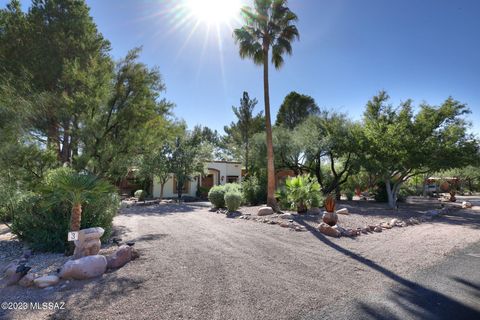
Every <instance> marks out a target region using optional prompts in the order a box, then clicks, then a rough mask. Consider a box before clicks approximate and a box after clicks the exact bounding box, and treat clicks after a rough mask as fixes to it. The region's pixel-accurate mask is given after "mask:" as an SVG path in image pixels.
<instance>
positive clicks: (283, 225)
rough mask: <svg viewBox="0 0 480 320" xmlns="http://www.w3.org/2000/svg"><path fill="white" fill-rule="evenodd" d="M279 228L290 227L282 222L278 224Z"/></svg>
mask: <svg viewBox="0 0 480 320" xmlns="http://www.w3.org/2000/svg"><path fill="white" fill-rule="evenodd" d="M280 227H282V228H288V227H290V225H289V224H288V223H286V222H282V223H280Z"/></svg>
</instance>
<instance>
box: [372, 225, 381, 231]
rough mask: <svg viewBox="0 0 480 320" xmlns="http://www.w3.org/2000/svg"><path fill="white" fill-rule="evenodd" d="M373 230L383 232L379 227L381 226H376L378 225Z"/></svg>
mask: <svg viewBox="0 0 480 320" xmlns="http://www.w3.org/2000/svg"><path fill="white" fill-rule="evenodd" d="M373 231H375V232H382V228H381V227H379V226H376V227H375V228H374V229H373Z"/></svg>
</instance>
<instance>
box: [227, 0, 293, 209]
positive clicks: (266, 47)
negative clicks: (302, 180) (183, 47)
mask: <svg viewBox="0 0 480 320" xmlns="http://www.w3.org/2000/svg"><path fill="white" fill-rule="evenodd" d="M242 14H243V19H244V22H245V24H244V26H243V27H241V28H239V29H235V30H234V39H235V42H236V43H237V44H238V45H239V53H240V57H241V58H242V59H244V58H250V59H252V60H253V62H254V63H255V64H257V65H263V91H264V98H265V131H266V135H267V174H268V188H267V190H268V194H267V204H268V205H269V206H271V207H272V208H273V209H274V210H277V203H276V201H275V167H274V162H273V159H274V157H273V143H272V124H271V120H270V118H271V117H270V93H269V84H268V66H269V62H270V49H272V57H271V61H272V63H273V65H274V66H275V68H276V69H279V68H280V67H281V66H282V65H283V63H284V60H283V55H284V54H289V55H291V54H292V45H291V42H292V41H294V40H295V39H298V38H299V34H298V30H297V27H296V26H295V25H294V22H295V21H297V15H296V14H295V13H293V12H292V11H290V9H289V8H288V7H287V0H255V1H254V7H253V8H251V7H244V8H243V9H242Z"/></svg>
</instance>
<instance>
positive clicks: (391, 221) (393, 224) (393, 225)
mask: <svg viewBox="0 0 480 320" xmlns="http://www.w3.org/2000/svg"><path fill="white" fill-rule="evenodd" d="M397 222H398V219H395V218H393V219H392V220H390V222H389V224H390V225H391V226H392V227H395V226H396V224H397Z"/></svg>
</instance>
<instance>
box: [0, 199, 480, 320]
mask: <svg viewBox="0 0 480 320" xmlns="http://www.w3.org/2000/svg"><path fill="white" fill-rule="evenodd" d="M437 205H438V204H436V203H435V204H432V203H415V204H410V205H405V207H404V208H402V206H401V207H400V210H399V212H397V211H390V210H385V209H384V208H383V206H381V205H380V206H378V207H376V206H377V205H373V206H372V205H371V204H365V205H364V206H363V205H362V204H356V203H355V202H351V203H343V204H341V205H340V206H339V207H340V208H341V207H343V206H345V207H347V206H349V210H351V212H353V213H354V214H352V215H350V216H346V217H349V218H350V219H352V221H351V222H352V223H355V224H357V223H364V221H363V220H362V219H374V220H375V221H377V220H380V222H381V221H384V219H387V218H388V219H390V218H392V217H395V216H396V215H403V214H405V215H417V214H419V213H420V212H422V211H426V210H429V209H431V208H432V206H437ZM356 210H358V212H355V211H356ZM342 218H343V216H341V217H340V219H341V220H340V221H342ZM355 219H356V220H355ZM345 221H346V220H345ZM345 221H344V223H347V222H345ZM385 221H388V220H385ZM114 224H115V227H116V231H117V235H118V236H120V237H121V238H122V239H124V240H125V241H126V240H134V241H135V242H136V244H135V246H136V248H137V249H138V250H139V252H140V254H141V257H140V258H139V259H137V260H135V261H133V262H131V263H129V264H127V265H126V266H125V267H123V268H121V269H119V270H116V271H113V272H110V273H107V274H104V275H103V276H102V277H101V278H98V279H93V280H89V281H78V282H70V283H69V284H67V285H66V286H65V287H63V288H62V287H61V285H64V283H61V284H60V285H59V286H57V287H55V288H54V289H51V290H46V289H43V290H40V289H24V288H21V287H18V286H14V287H8V288H6V289H2V291H1V292H0V301H9V302H25V301H26V302H64V303H65V308H64V309H63V310H35V311H33V310H26V311H25V310H23V311H20V310H17V311H11V310H3V311H2V310H0V319H22V320H26V319H307V318H309V315H311V314H312V313H313V312H315V313H316V314H319V313H320V314H321V312H322V310H326V309H327V308H329V307H331V306H332V305H333V304H335V303H340V302H342V303H346V302H348V301H350V300H352V299H355V297H357V296H361V295H365V294H368V293H369V292H375V291H377V290H380V289H381V288H385V287H386V286H389V285H391V284H393V283H396V282H399V279H407V280H408V279H409V278H411V276H412V274H414V273H415V272H418V271H419V270H424V269H426V268H429V267H432V266H435V265H436V264H438V263H441V261H443V260H444V259H446V258H448V257H449V256H451V255H454V254H455V253H456V252H458V250H461V249H462V248H465V247H466V246H468V245H470V244H473V243H477V242H479V241H480V232H479V230H480V211H477V210H471V209H469V210H458V211H453V212H452V213H451V214H448V215H446V216H443V217H440V218H438V219H435V220H432V221H431V222H425V223H422V224H420V225H415V226H409V227H405V228H393V229H391V230H387V231H385V232H382V233H373V234H369V235H368V236H360V237H356V238H346V237H345V238H343V237H342V238H339V239H333V238H328V237H325V236H323V235H322V234H321V233H319V232H318V231H317V230H316V229H315V228H314V227H312V226H311V225H310V224H308V223H305V224H304V227H305V229H306V232H294V231H291V229H288V228H281V227H278V226H276V225H269V224H265V223H256V222H253V221H245V220H243V219H239V218H238V217H237V218H234V217H227V216H225V215H222V214H216V213H215V212H212V211H210V208H209V206H208V204H205V203H195V204H183V205H176V204H162V205H154V206H142V207H131V208H126V209H124V210H123V212H122V213H121V214H119V215H118V216H117V217H116V218H115V220H114ZM2 232H3V236H6V234H5V232H4V231H1V230H0V235H2ZM3 241H5V240H3ZM0 242H2V240H1V239H0ZM10 242H11V241H10ZM20 249H21V247H20V248H19V250H20ZM0 254H1V253H0ZM19 254H21V251H20V252H19Z"/></svg>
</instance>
